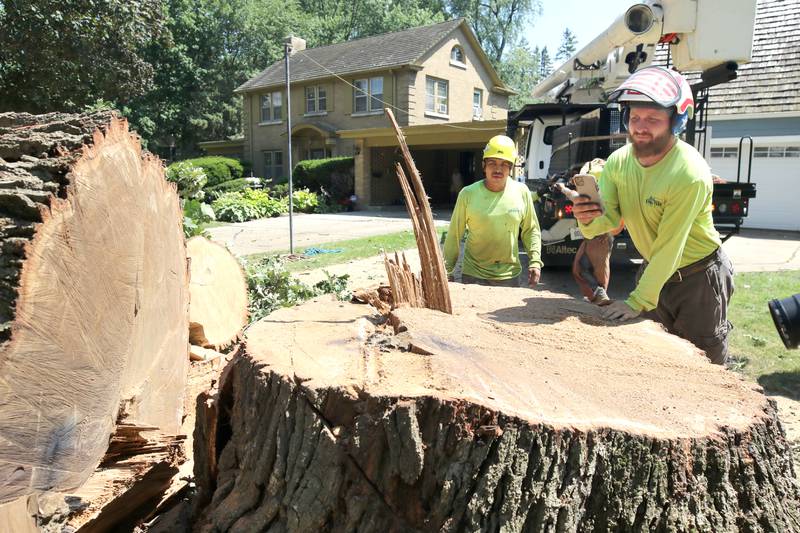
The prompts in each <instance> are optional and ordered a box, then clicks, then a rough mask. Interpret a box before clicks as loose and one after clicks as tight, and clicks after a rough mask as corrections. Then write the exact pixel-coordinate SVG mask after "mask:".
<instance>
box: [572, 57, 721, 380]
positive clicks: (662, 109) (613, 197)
mask: <svg viewBox="0 0 800 533" xmlns="http://www.w3.org/2000/svg"><path fill="white" fill-rule="evenodd" d="M609 101H612V102H613V101H618V102H619V103H620V104H621V105H622V119H623V123H624V124H625V125H626V128H627V130H628V140H629V143H628V144H626V145H625V146H624V147H622V148H620V149H618V150H617V151H615V152H614V153H613V154H611V156H610V157H609V158H608V162H607V163H606V166H605V168H604V169H603V174H602V176H603V178H602V180H600V197H601V200H602V206H600V205H598V204H597V203H591V202H588V201H585V200H584V201H581V200H576V202H575V205H574V210H573V212H574V214H575V218H576V219H577V220H578V222H579V224H580V229H581V232H582V233H583V234H584V235H585V236H586V237H589V238H591V237H594V236H595V235H600V234H602V233H605V232H607V231H610V230H612V229H614V228H616V227H617V226H618V225H619V222H620V218H624V219H625V226H626V228H627V229H628V232H629V233H630V236H631V238H632V240H633V243H634V244H635V245H636V249H637V250H638V251H639V253H640V254H641V255H642V257H643V258H644V260H645V261H644V263H643V265H642V268H641V269H640V270H639V274H638V275H637V283H636V288H635V290H634V291H633V292H631V294H630V295H629V296H628V299H627V300H625V301H615V302H613V303H611V304H610V305H609V306H607V307H606V308H605V310H604V311H603V315H604V316H605V317H606V318H611V319H618V320H628V319H631V318H634V317H636V316H638V315H639V314H640V313H642V312H644V311H651V310H655V313H656V315H657V317H658V319H659V320H660V321H661V322H662V323H663V324H664V326H666V328H667V329H668V330H669V331H670V332H671V333H675V334H677V335H679V336H681V337H683V338H685V339H687V340H689V341H691V342H692V343H694V344H695V346H697V347H698V348H700V349H702V350H704V351H705V352H706V355H707V357H708V358H709V359H710V360H711V361H712V362H713V363H717V364H724V363H725V361H726V359H727V352H728V340H727V339H728V331H729V330H730V327H731V326H730V323H729V322H728V319H727V310H728V301H729V300H730V297H731V295H732V294H733V267H732V265H731V262H730V260H729V259H728V257H727V256H726V255H725V253H724V252H723V251H722V248H721V244H722V243H721V240H720V237H719V234H718V233H717V231H716V229H715V228H714V222H713V220H712V218H711V211H712V205H711V195H712V189H713V185H712V181H711V171H710V169H709V167H708V164H707V163H706V162H705V160H704V159H703V157H702V156H701V155H700V153H699V152H698V151H697V150H695V149H694V147H693V146H691V145H689V144H687V143H685V142H683V141H682V140H680V139H678V137H677V136H678V134H680V133H681V132H682V131H683V129H684V128H685V126H686V122H687V120H688V119H689V118H691V116H692V113H693V107H694V101H693V99H692V92H691V88H690V87H689V84H688V83H687V82H686V80H685V79H684V78H683V76H681V75H680V74H678V73H677V72H675V71H672V70H668V69H666V68H664V67H647V68H643V69H641V70H639V71H637V72H635V73H634V74H633V75H632V76H631V77H630V78H628V79H627V80H626V81H625V82H624V83H623V84H622V85H620V86H619V87H618V88H617V89H616V90H615V91H613V92H612V93H611V94H610V95H609Z"/></svg>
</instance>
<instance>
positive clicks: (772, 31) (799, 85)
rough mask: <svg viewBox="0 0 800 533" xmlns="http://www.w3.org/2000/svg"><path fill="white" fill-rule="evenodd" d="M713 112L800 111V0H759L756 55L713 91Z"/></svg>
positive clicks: (711, 94) (711, 101)
mask: <svg viewBox="0 0 800 533" xmlns="http://www.w3.org/2000/svg"><path fill="white" fill-rule="evenodd" d="M708 112H709V115H710V116H714V115H738V114H752V113H777V112H781V113H787V112H800V0H759V1H758V4H757V8H756V24H755V32H754V36H753V59H752V61H751V62H750V63H747V64H744V65H741V66H740V67H739V77H738V78H737V79H735V80H733V81H731V82H728V83H723V84H721V85H717V86H716V87H712V88H711V89H710V91H709V108H708Z"/></svg>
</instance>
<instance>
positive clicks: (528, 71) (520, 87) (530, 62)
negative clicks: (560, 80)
mask: <svg viewBox="0 0 800 533" xmlns="http://www.w3.org/2000/svg"><path fill="white" fill-rule="evenodd" d="M540 59H541V56H540V53H539V49H538V47H537V48H534V49H533V50H531V48H530V46H529V45H528V43H527V41H525V40H523V41H522V42H521V43H520V44H519V45H518V46H516V47H515V48H514V49H512V50H511V52H510V53H509V54H508V56H507V57H506V59H505V60H504V61H503V63H502V64H501V65H500V77H502V78H503V81H505V82H506V83H507V84H508V85H509V86H510V87H511V88H512V89H514V90H515V91H516V92H517V94H516V95H514V96H512V97H511V98H510V99H509V102H508V107H509V109H520V108H521V107H522V106H524V105H525V104H529V103H533V102H535V101H536V100H535V99H534V98H533V96H531V93H532V92H533V88H534V87H535V86H536V84H537V83H539V81H541V79H542V77H541V75H540V73H539V61H540Z"/></svg>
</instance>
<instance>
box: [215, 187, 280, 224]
mask: <svg viewBox="0 0 800 533" xmlns="http://www.w3.org/2000/svg"><path fill="white" fill-rule="evenodd" d="M212 207H213V208H214V212H215V213H216V214H217V218H218V219H219V220H224V221H226V222H246V221H248V220H254V219H257V218H264V217H276V216H278V215H280V214H282V213H286V212H287V211H288V210H289V206H288V203H287V202H286V201H285V199H278V198H273V197H271V196H270V195H269V193H268V192H267V191H254V190H252V189H245V190H244V191H243V192H229V193H225V194H223V195H222V196H220V197H219V198H217V199H216V200H214V203H213V204H212Z"/></svg>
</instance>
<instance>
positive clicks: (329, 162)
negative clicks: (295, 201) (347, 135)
mask: <svg viewBox="0 0 800 533" xmlns="http://www.w3.org/2000/svg"><path fill="white" fill-rule="evenodd" d="M353 171H354V160H353V158H352V157H331V158H328V159H308V160H306V161H300V162H299V163H297V165H296V166H295V167H294V171H293V173H292V178H293V181H294V184H295V187H298V188H300V187H306V188H308V189H310V190H312V191H319V190H320V188H325V189H326V190H327V191H328V192H330V193H331V194H332V195H335V196H336V197H344V196H349V195H350V194H351V190H350V189H352V184H353Z"/></svg>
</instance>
